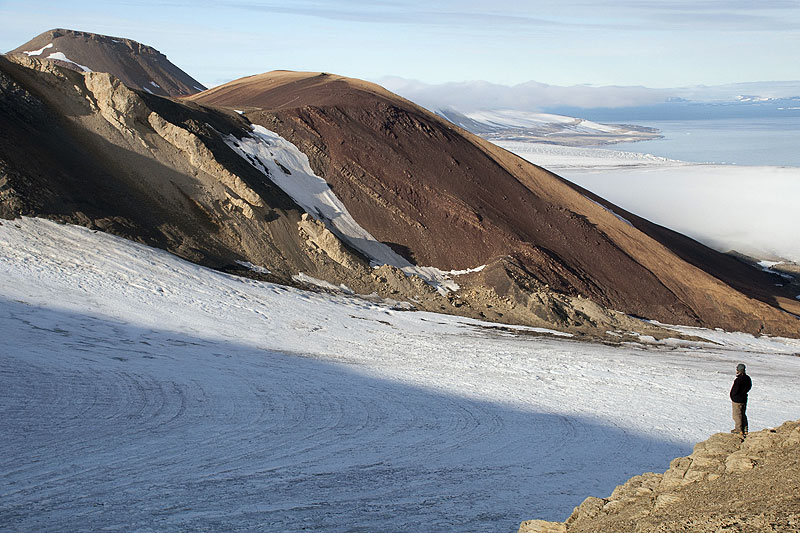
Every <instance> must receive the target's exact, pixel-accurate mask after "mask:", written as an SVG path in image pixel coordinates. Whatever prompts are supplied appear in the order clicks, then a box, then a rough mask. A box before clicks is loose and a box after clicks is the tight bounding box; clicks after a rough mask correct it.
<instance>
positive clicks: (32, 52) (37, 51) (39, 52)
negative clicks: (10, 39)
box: [22, 43, 53, 56]
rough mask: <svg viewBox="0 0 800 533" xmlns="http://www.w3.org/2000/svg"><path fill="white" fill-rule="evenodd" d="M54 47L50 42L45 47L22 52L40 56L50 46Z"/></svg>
mask: <svg viewBox="0 0 800 533" xmlns="http://www.w3.org/2000/svg"><path fill="white" fill-rule="evenodd" d="M52 47H53V43H50V44H46V45H44V46H43V47H41V48H39V49H38V50H33V51H31V52H22V53H23V54H27V55H28V56H40V55H42V54H43V53H44V51H45V50H47V49H48V48H52Z"/></svg>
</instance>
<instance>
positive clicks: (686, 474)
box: [519, 421, 800, 533]
mask: <svg viewBox="0 0 800 533" xmlns="http://www.w3.org/2000/svg"><path fill="white" fill-rule="evenodd" d="M519 531H520V533H550V532H559V531H560V532H565V533H571V532H575V533H579V532H590V531H591V532H597V531H631V532H642V533H644V532H651V531H663V532H666V531H696V532H701V533H702V532H717V531H738V532H761V531H800V421H795V422H786V423H785V424H783V425H782V426H781V427H779V428H776V429H767V430H763V431H759V432H756V433H751V434H750V435H748V436H747V438H745V439H744V440H742V438H741V437H739V436H738V435H733V434H731V433H718V434H716V435H713V436H712V437H711V438H709V439H708V440H707V441H705V442H701V443H699V444H698V445H697V446H695V448H694V451H693V453H692V454H691V455H690V456H688V457H680V458H677V459H675V460H674V461H672V463H671V464H670V468H669V470H667V471H666V472H664V473H663V474H653V473H648V474H643V475H641V476H636V477H634V478H631V479H630V480H629V481H628V482H627V483H625V484H624V485H620V486H618V487H617V488H616V489H614V492H613V493H612V494H611V496H609V497H608V498H595V497H589V498H587V499H586V500H585V501H584V502H583V503H582V504H581V505H579V506H578V507H576V508H575V510H574V511H573V513H572V515H570V517H569V518H568V519H567V520H566V522H563V523H562V522H545V521H541V520H531V521H528V522H523V523H522V525H521V526H520V529H519Z"/></svg>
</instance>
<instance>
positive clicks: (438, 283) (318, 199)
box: [223, 125, 459, 294]
mask: <svg viewBox="0 0 800 533" xmlns="http://www.w3.org/2000/svg"><path fill="white" fill-rule="evenodd" d="M223 139H224V140H225V142H226V144H228V146H230V147H231V148H232V149H233V150H235V151H236V152H237V153H238V154H239V155H240V156H241V157H243V158H244V159H246V160H247V161H248V162H250V164H251V165H253V166H254V167H256V168H257V169H258V170H260V171H261V172H262V173H264V175H266V176H267V177H268V178H269V179H270V180H272V182H273V183H275V184H276V185H277V186H278V187H280V188H281V190H283V191H284V192H285V193H286V194H288V195H289V196H290V197H291V198H292V199H293V200H294V201H295V202H297V204H298V205H299V206H300V207H302V208H303V209H304V210H305V211H306V212H307V213H308V214H309V215H311V216H312V217H314V218H315V219H317V220H320V221H322V222H324V223H325V225H326V226H327V227H328V228H329V229H330V230H331V231H333V232H334V233H336V235H337V236H339V238H341V239H342V240H344V241H345V242H347V243H348V244H349V245H350V246H352V247H353V248H355V249H356V250H359V251H360V252H362V253H363V254H364V255H366V256H367V257H368V258H369V259H370V260H371V262H372V264H373V266H379V265H392V266H395V267H397V268H399V269H401V270H402V271H403V272H405V273H406V274H407V275H412V274H413V275H417V276H419V277H421V278H423V279H424V280H426V281H427V282H428V283H430V284H431V285H433V286H434V287H436V289H437V290H438V291H439V292H440V293H442V294H446V293H447V291H454V290H458V288H459V286H458V284H456V283H455V282H453V281H451V280H450V279H449V276H448V275H447V274H446V273H445V272H442V271H441V270H439V269H437V268H435V267H426V266H415V265H412V264H411V263H410V262H409V261H408V260H406V259H405V258H403V257H402V256H400V255H398V254H397V253H395V252H394V250H392V249H391V248H390V247H389V246H387V245H385V244H383V243H382V242H379V241H378V240H377V239H375V237H373V236H372V235H371V234H370V233H369V232H368V231H367V230H365V229H364V228H363V227H361V225H360V224H358V222H356V221H355V219H353V217H352V216H351V215H350V213H349V212H348V211H347V208H346V207H345V205H344V204H343V203H342V202H341V201H340V200H339V198H337V197H336V194H334V192H333V190H331V188H330V187H329V186H328V183H327V182H326V181H325V180H324V179H322V178H320V177H319V176H317V175H316V174H314V171H313V170H312V169H311V165H310V163H309V162H308V157H307V156H306V155H305V154H304V153H302V152H301V151H300V150H299V149H298V148H297V147H296V146H295V145H293V144H292V143H290V142H289V141H287V140H286V139H284V138H283V137H281V136H280V135H278V134H277V133H275V132H272V131H269V130H268V129H266V128H264V127H263V126H258V125H254V126H253V134H252V135H251V136H250V137H244V138H242V139H237V138H236V137H235V136H233V135H228V136H225V137H223Z"/></svg>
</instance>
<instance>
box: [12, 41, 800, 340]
mask: <svg viewBox="0 0 800 533" xmlns="http://www.w3.org/2000/svg"><path fill="white" fill-rule="evenodd" d="M159 88H160V89H161V90H162V91H163V92H164V93H165V94H166V95H168V96H161V95H157V94H155V93H156V89H159ZM201 88H202V87H201V86H200V85H199V84H195V82H194V80H193V79H192V78H191V77H190V76H188V75H186V74H185V73H183V72H182V71H180V69H177V67H175V66H174V65H171V63H168V61H166V58H165V56H163V55H162V54H160V53H159V52H157V51H155V50H153V49H152V48H149V47H146V46H144V45H141V44H139V43H136V42H134V41H130V40H124V39H117V38H111V37H106V36H98V35H93V34H86V33H82V32H72V31H69V30H53V31H51V32H46V33H45V34H42V35H41V36H39V37H37V38H36V39H34V40H33V41H31V42H30V43H28V44H25V45H23V46H22V47H20V48H19V49H17V51H15V52H13V53H9V54H7V55H6V56H5V57H3V58H0V130H2V131H3V132H4V135H3V136H1V137H0V216H2V217H4V218H15V217H18V216H40V217H46V218H51V219H55V220H59V221H63V222H69V223H74V224H81V225H84V226H87V227H90V228H94V229H98V230H102V231H107V232H109V233H114V234H117V235H121V236H124V237H127V238H129V239H133V240H136V241H139V242H144V243H147V244H149V245H152V246H157V247H160V248H164V249H166V250H169V251H170V252H172V253H175V254H176V255H178V256H181V257H184V258H186V259H188V260H191V261H194V262H197V263H200V264H203V265H206V266H209V267H213V268H218V269H222V270H226V271H229V272H235V273H237V274H241V275H248V276H252V277H258V278H260V279H267V280H270V281H276V282H279V283H286V284H304V283H307V282H308V280H312V282H313V283H316V284H317V285H320V284H326V286H328V287H330V286H335V287H342V286H346V288H347V291H350V292H355V293H359V294H362V295H371V294H373V295H378V296H380V297H384V298H391V299H393V300H398V301H402V302H405V303H404V304H403V306H405V307H408V306H412V307H414V308H417V309H425V310H430V311H437V312H445V313H453V314H461V315H465V316H472V317H476V318H484V319H488V320H494V321H502V322H510V323H519V324H528V325H534V326H542V325H546V326H548V327H554V328H559V329H564V330H570V331H573V332H576V333H577V334H589V335H594V336H599V337H603V336H604V335H606V332H608V331H613V330H623V331H631V330H634V331H639V332H640V333H646V334H652V335H655V336H659V335H662V336H665V335H667V334H668V333H667V332H665V331H664V330H661V329H660V328H659V327H658V326H657V325H654V324H650V323H647V322H642V321H639V320H636V319H635V318H632V316H631V315H634V316H636V317H645V318H648V319H654V320H657V321H660V322H667V323H678V324H689V325H697V326H707V327H721V328H725V329H730V330H740V331H749V332H753V333H770V334H780V335H794V336H796V335H798V331H800V327H799V326H800V321H798V319H797V318H796V317H795V316H793V315H792V314H789V313H788V312H787V311H791V312H793V313H795V314H800V302H798V301H797V300H795V299H794V294H790V292H789V291H788V289H787V288H786V287H779V286H777V285H776V276H775V275H773V274H770V273H768V272H763V271H760V270H757V269H754V268H752V267H751V266H749V265H746V264H744V263H742V262H740V261H738V260H737V259H735V258H732V257H729V256H726V255H723V254H720V253H718V252H715V251H713V250H711V249H709V248H707V247H705V246H703V245H701V244H699V243H697V242H695V241H693V240H691V239H689V238H687V237H685V236H683V235H680V234H678V233H675V232H672V231H670V230H667V229H665V228H663V227H660V226H657V225H655V224H652V223H650V222H648V221H647V220H644V219H642V218H639V217H637V216H635V215H634V214H632V213H628V212H626V211H624V210H622V209H620V208H619V207H617V206H615V205H613V204H611V203H610V202H607V201H605V200H604V199H602V198H600V197H598V196H596V195H594V194H592V193H590V192H588V191H586V190H583V189H581V188H580V187H577V186H575V185H574V184H572V183H570V182H568V181H566V180H564V179H562V178H560V177H559V176H557V175H555V174H553V173H551V172H548V171H547V170H544V169H542V168H539V167H536V166H534V165H532V164H530V163H528V162H526V161H524V160H522V159H520V158H519V157H517V156H514V155H513V154H511V153H509V152H507V151H505V150H503V149H501V148H498V147H497V146H495V145H493V144H491V143H490V142H487V141H486V140H484V139H482V138H480V137H478V136H476V135H474V134H471V133H469V132H468V131H466V130H465V129H463V128H462V127H459V126H457V125H455V124H454V123H453V122H452V121H453V120H454V119H455V120H458V118H457V117H455V116H453V117H451V118H450V119H449V121H448V120H445V119H444V118H442V117H441V116H438V115H436V114H434V113H432V112H429V111H427V110H426V109H424V108H422V107H420V106H419V105H416V104H414V103H412V102H411V101H409V100H406V99H404V98H401V97H399V96H397V95H396V94H393V93H391V92H389V91H387V90H386V89H384V88H382V87H380V86H378V85H375V84H371V83H367V82H364V81H360V80H354V79H350V78H344V77H342V76H336V75H332V74H327V73H298V72H287V71H275V72H269V73H265V74H259V75H254V76H249V77H246V78H242V79H240V80H235V81H233V82H230V83H228V84H225V85H222V86H220V87H216V88H213V89H210V90H206V91H202V92H199V93H198V92H197V91H199V90H200V89H201ZM192 93H195V94H193V95H192V96H188V97H181V98H176V97H175V96H182V95H187V94H192ZM465 116H466V115H465ZM467 118H469V119H470V120H472V121H473V124H483V126H485V127H487V128H490V129H491V128H493V127H500V128H501V129H502V128H507V127H508V126H509V125H510V124H509V123H508V122H502V121H498V117H497V115H494V116H492V117H487V116H485V115H484V116H480V117H478V116H473V117H472V118H470V117H467ZM527 118H528V121H527V122H526V124H525V125H524V128H528V130H533V129H535V128H534V126H535V125H536V120H535V117H527ZM559 120H561V119H559ZM563 124H564V127H565V128H570V127H571V128H573V129H574V128H578V129H580V128H583V130H584V131H586V132H587V134H591V135H601V134H621V130H618V129H614V128H610V129H609V128H606V127H605V126H602V125H599V124H598V125H595V124H592V123H588V122H580V121H578V122H574V123H572V122H564V123H563ZM511 125H513V124H511ZM517 125H519V124H517ZM524 128H523V129H524ZM639 133H647V132H639ZM301 273H302V276H300V274H301ZM314 280H316V281H314ZM609 338H610V337H609Z"/></svg>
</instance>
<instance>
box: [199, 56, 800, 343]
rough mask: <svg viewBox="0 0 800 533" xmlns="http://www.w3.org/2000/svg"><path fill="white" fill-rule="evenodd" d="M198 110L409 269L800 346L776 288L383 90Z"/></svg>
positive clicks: (221, 90)
mask: <svg viewBox="0 0 800 533" xmlns="http://www.w3.org/2000/svg"><path fill="white" fill-rule="evenodd" d="M192 99H193V100H194V101H197V102H202V103H205V104H212V105H217V106H227V107H230V108H235V109H240V110H245V111H246V115H247V117H248V118H249V119H250V120H252V121H253V122H254V123H257V124H261V125H263V126H265V127H267V128H268V129H271V130H273V131H276V132H278V133H279V134H280V135H282V136H283V137H285V138H287V139H288V140H290V141H291V142H292V143H294V144H295V145H296V146H298V147H299V148H300V149H301V150H302V151H303V152H304V153H305V154H307V155H308V157H309V160H310V162H311V165H312V167H313V169H314V171H315V172H316V173H317V175H319V176H322V177H323V178H325V180H326V181H327V182H328V183H329V184H331V186H332V188H333V190H334V191H335V192H336V194H337V196H338V197H339V199H340V200H341V201H342V202H343V203H344V204H345V206H346V207H347V209H348V210H349V212H350V213H351V214H352V215H353V217H354V218H355V219H356V220H357V221H358V222H359V223H360V224H361V225H362V226H363V227H365V228H366V229H367V230H368V231H369V232H370V233H371V234H372V235H374V236H375V237H376V238H377V239H379V240H381V241H383V242H386V243H387V244H389V245H390V246H392V248H394V249H395V251H397V252H398V253H400V254H401V255H404V256H405V257H406V258H407V259H409V260H411V261H412V262H415V263H417V264H419V265H425V266H435V267H437V268H440V269H442V270H451V269H455V270H463V269H467V268H474V267H477V266H479V265H484V264H493V263H496V262H497V261H505V262H506V263H508V264H513V265H515V267H514V269H513V275H501V276H496V277H495V278H494V279H491V280H489V279H488V278H486V279H484V281H488V282H489V283H490V287H491V288H492V289H493V290H494V291H495V292H496V293H497V294H498V295H499V296H501V297H511V298H515V297H514V296H513V295H514V294H516V293H517V292H520V291H522V292H527V293H529V294H530V293H531V291H539V290H544V291H547V292H548V293H552V292H554V293H558V294H562V295H564V296H567V297H572V298H574V297H578V296H581V297H584V298H586V299H588V300H591V301H593V302H596V303H597V304H599V305H601V306H602V307H604V308H606V309H616V310H619V311H622V312H625V313H629V314H633V315H637V316H644V317H648V318H653V319H657V320H660V321H663V322H668V323H681V324H689V325H703V326H713V327H722V328H725V329H735V330H744V331H750V332H753V333H766V332H770V333H773V334H782V335H798V334H800V321H798V320H797V319H796V318H794V317H793V316H791V315H789V314H787V313H785V312H782V311H780V310H778V309H776V308H775V307H773V306H772V305H778V304H776V302H777V301H778V299H777V297H776V291H781V290H784V289H783V288H779V287H776V286H775V280H774V279H773V278H772V277H770V276H769V275H765V273H763V272H758V271H756V270H755V269H753V268H750V267H749V266H747V265H744V264H741V263H739V262H737V261H736V260H734V259H732V258H729V257H726V256H724V255H722V254H719V253H717V252H714V251H713V250H710V249H708V248H706V247H705V246H702V245H700V244H699V243H697V242H695V241H692V240H690V239H688V238H686V237H683V236H681V235H679V234H676V233H674V232H671V231H669V230H666V229H665V228H662V227H659V226H655V225H653V224H650V223H649V222H647V221H645V220H643V219H640V218H638V217H636V216H635V215H633V214H631V213H627V212H625V211H623V210H621V209H620V208H618V207H616V206H613V205H611V204H609V203H608V202H605V201H604V200H602V199H601V198H598V197H596V196H594V195H592V194H591V193H589V192H587V191H585V190H582V189H580V188H579V187H576V186H574V185H572V184H570V183H569V182H566V181H565V180H563V179H561V178H559V177H558V176H555V175H553V174H551V173H550V172H547V171H546V170H544V169H541V168H538V167H535V166H533V165H531V164H529V163H527V162H525V161H523V160H521V159H519V158H517V157H516V156H513V155H512V154H510V153H508V152H506V151H504V150H502V149H500V148H498V147H496V146H494V145H492V144H490V143H488V142H486V141H484V140H482V139H480V138H478V137H475V136H474V135H471V134H469V133H467V132H465V131H463V130H460V129H459V128H457V127H455V126H454V125H452V124H451V123H449V122H446V121H444V120H442V119H441V118H440V117H438V116H436V115H433V114H432V113H429V112H427V111H426V110H424V109H422V108H420V107H418V106H416V105H414V104H412V103H411V102H408V101H406V100H403V99H402V98H400V97H398V96H396V95H393V94H391V93H389V92H388V91H386V90H384V89H382V88H381V87H378V86H376V85H373V84H368V83H366V82H362V81H358V80H352V79H348V78H343V77H340V76H335V75H330V74H324V73H323V74H314V73H296V72H273V73H267V74H262V75H257V76H250V77H247V78H243V79H241V80H237V81H234V82H231V83H229V84H226V85H223V86H220V87H216V88H214V89H211V90H209V91H205V92H204V93H201V94H199V95H195V96H193V97H192ZM496 272H499V271H496ZM784 301H788V299H785V300H784Z"/></svg>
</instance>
